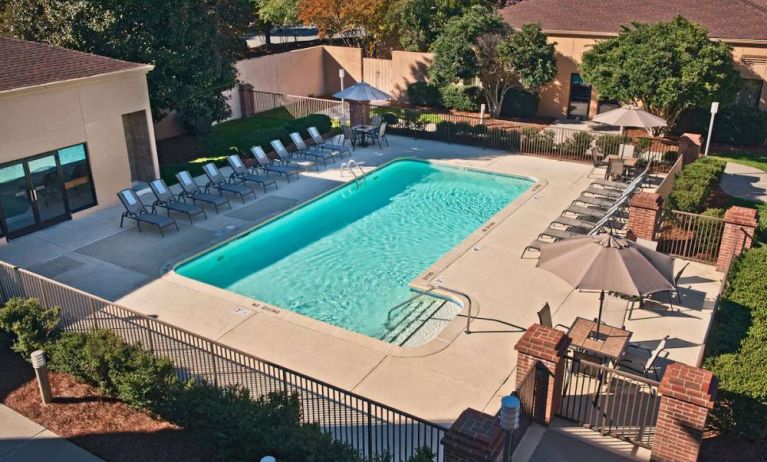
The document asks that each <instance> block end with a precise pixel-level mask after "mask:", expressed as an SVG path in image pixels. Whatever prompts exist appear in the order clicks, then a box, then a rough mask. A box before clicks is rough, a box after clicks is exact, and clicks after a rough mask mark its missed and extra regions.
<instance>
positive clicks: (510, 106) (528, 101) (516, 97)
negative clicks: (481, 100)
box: [501, 88, 541, 118]
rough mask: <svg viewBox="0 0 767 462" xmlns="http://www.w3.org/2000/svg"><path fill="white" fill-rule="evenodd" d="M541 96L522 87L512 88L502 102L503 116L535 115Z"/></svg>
mask: <svg viewBox="0 0 767 462" xmlns="http://www.w3.org/2000/svg"><path fill="white" fill-rule="evenodd" d="M540 101H541V98H540V96H538V95H537V94H535V93H530V92H528V91H525V90H523V89H521V88H512V89H511V90H509V91H508V92H507V93H506V96H505V97H504V98H503V104H501V116H502V117H528V118H529V117H535V116H536V114H537V113H538V103H540Z"/></svg>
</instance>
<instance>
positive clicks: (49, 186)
mask: <svg viewBox="0 0 767 462" xmlns="http://www.w3.org/2000/svg"><path fill="white" fill-rule="evenodd" d="M0 62H1V63H3V65H2V66H0V236H1V237H5V238H14V237H18V236H21V235H24V234H27V233H29V232H32V231H35V230H38V229H41V228H44V227H47V226H51V225H53V224H56V223H59V222H61V221H64V220H69V219H72V218H76V217H77V216H79V215H82V214H84V213H88V212H89V211H91V210H94V209H96V208H98V207H103V206H107V205H110V204H113V203H115V202H116V201H117V196H116V193H117V192H118V191H120V190H122V189H124V188H128V187H131V185H132V184H133V182H137V181H147V180H150V179H153V178H156V177H157V176H158V170H159V169H158V164H157V152H156V147H155V140H154V131H153V126H152V118H151V110H150V106H149V94H148V91H147V81H146V74H147V73H148V72H149V71H151V70H152V69H153V66H150V65H146V64H137V63H131V62H126V61H120V60H116V59H112V58H106V57H103V56H96V55H92V54H88V53H82V52H78V51H72V50H67V49H62V48H55V47H51V46H48V45H43V44H39V43H34V42H26V41H23V40H17V39H10V38H3V37H0Z"/></svg>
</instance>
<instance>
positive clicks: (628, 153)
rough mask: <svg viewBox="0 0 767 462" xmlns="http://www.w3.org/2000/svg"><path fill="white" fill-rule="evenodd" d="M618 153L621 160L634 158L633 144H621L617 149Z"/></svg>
mask: <svg viewBox="0 0 767 462" xmlns="http://www.w3.org/2000/svg"><path fill="white" fill-rule="evenodd" d="M618 152H619V153H620V156H621V158H623V159H633V158H634V157H636V149H635V146H634V145H633V144H621V145H620V146H619V147H618Z"/></svg>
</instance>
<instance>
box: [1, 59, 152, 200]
mask: <svg viewBox="0 0 767 462" xmlns="http://www.w3.org/2000/svg"><path fill="white" fill-rule="evenodd" d="M141 110H145V111H146V113H147V116H148V117H147V119H148V121H147V125H148V127H149V134H150V144H151V146H152V154H153V157H154V161H155V172H157V171H158V168H157V163H156V162H157V153H156V148H155V143H154V131H153V126H152V123H151V110H150V107H149V95H148V92H147V84H146V74H145V71H139V72H132V73H121V74H117V75H113V76H110V77H103V78H98V77H96V78H93V79H88V80H82V81H79V82H71V83H63V84H54V85H50V86H47V87H38V88H34V89H28V90H22V91H18V92H11V93H7V94H0V140H2V141H0V163H5V162H9V161H13V160H17V159H22V158H25V157H29V156H34V155H37V154H42V153H45V152H48V151H52V150H55V149H59V148H63V147H67V146H71V145H75V144H79V143H86V144H87V147H88V158H89V162H90V167H91V173H92V176H93V181H94V186H95V189H96V199H97V201H98V205H99V206H105V205H110V204H114V203H115V202H117V196H116V193H117V192H118V191H120V190H121V189H124V188H128V187H130V186H131V174H130V166H129V164H128V152H127V146H126V144H125V133H124V130H123V122H122V115H123V114H128V113H131V112H136V111H141Z"/></svg>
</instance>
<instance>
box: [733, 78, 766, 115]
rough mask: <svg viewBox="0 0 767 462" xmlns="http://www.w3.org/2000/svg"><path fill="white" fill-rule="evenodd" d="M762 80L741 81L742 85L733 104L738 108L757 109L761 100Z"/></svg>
mask: <svg viewBox="0 0 767 462" xmlns="http://www.w3.org/2000/svg"><path fill="white" fill-rule="evenodd" d="M763 86H764V80H762V79H742V85H741V87H740V91H739V92H738V96H737V97H736V98H735V104H737V105H738V106H748V107H755V108H758V107H759V102H760V101H761V99H762V87H763Z"/></svg>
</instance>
